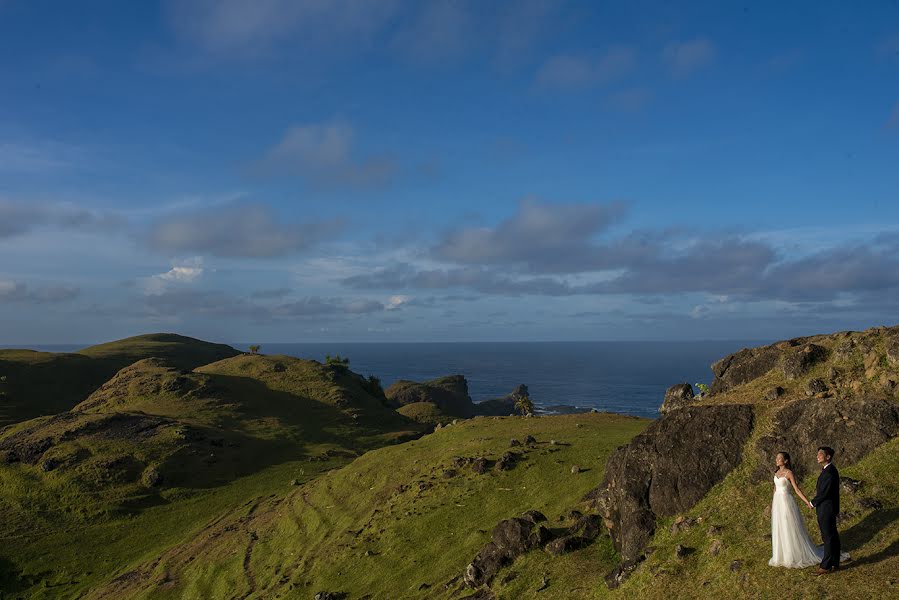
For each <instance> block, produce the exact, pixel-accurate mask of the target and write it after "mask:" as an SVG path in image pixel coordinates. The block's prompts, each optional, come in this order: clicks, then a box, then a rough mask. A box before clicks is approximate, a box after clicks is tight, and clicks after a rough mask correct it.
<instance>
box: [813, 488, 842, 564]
mask: <svg viewBox="0 0 899 600" xmlns="http://www.w3.org/2000/svg"><path fill="white" fill-rule="evenodd" d="M815 513H816V516H817V517H818V527H820V528H821V538H822V539H823V541H824V558H823V559H821V568H822V569H830V568H832V567H839V566H840V534H839V533H838V532H837V515H836V512H834V507H833V504H832V503H831V502H827V501H825V502H822V503H821V504H820V505H818V506H817V507H815Z"/></svg>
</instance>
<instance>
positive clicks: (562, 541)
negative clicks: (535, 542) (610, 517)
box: [545, 515, 600, 556]
mask: <svg viewBox="0 0 899 600" xmlns="http://www.w3.org/2000/svg"><path fill="white" fill-rule="evenodd" d="M599 534H600V517H599V515H581V516H580V517H578V519H577V520H576V521H575V522H574V524H573V525H572V526H571V527H569V528H568V529H567V530H566V531H565V532H564V533H563V534H562V535H561V537H559V538H557V539H555V540H553V541H551V542H550V543H548V544H547V545H546V548H545V549H546V551H547V552H549V553H550V554H552V555H553V556H559V555H560V554H565V553H566V552H571V551H572V550H577V549H578V548H583V547H584V546H586V545H588V544H589V543H590V542H592V541H593V540H595V539H596V538H597V537H599Z"/></svg>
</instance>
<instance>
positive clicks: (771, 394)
mask: <svg viewBox="0 0 899 600" xmlns="http://www.w3.org/2000/svg"><path fill="white" fill-rule="evenodd" d="M785 391H786V390H784V389H783V388H782V387H780V386H779V385H776V386H774V387H773V388H771V389H770V390H768V391H767V392H765V400H777V399H778V398H780V397H781V396H783V395H784V392H785Z"/></svg>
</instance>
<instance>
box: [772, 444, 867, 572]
mask: <svg viewBox="0 0 899 600" xmlns="http://www.w3.org/2000/svg"><path fill="white" fill-rule="evenodd" d="M833 455H834V451H833V448H830V447H828V446H821V447H820V448H818V464H819V465H821V474H820V475H819V476H818V485H817V488H816V490H815V497H814V498H812V499H811V500H809V499H808V498H806V497H805V494H803V493H802V490H800V489H799V486H798V485H797V483H796V478H795V477H794V476H793V470H792V465H791V463H790V455H789V454H788V453H786V452H778V453H777V458H776V459H775V463H776V464H777V471H775V473H774V499H773V501H772V502H771V547H772V554H771V560H769V561H768V565H770V566H772V567H789V568H801V567H810V566H812V565H814V564H817V565H818V568H817V569H815V574H816V575H826V574H827V573H833V572H834V571H837V570H839V568H840V560H841V559H842V560H849V555H848V554H846V553H841V552H840V534H839V533H838V532H837V515H838V514H839V513H840V473H839V471H837V468H836V467H835V466H834V465H833V464H832V463H831V461H832V460H833ZM791 486H792V488H793V490H795V491H796V495H797V496H799V497H800V498H801V499H802V501H803V502H804V503H805V504H806V506H808V508H809V509H814V511H815V514H816V516H817V517H818V527H819V528H820V529H821V539H822V540H823V541H824V545H823V546H821V547H818V546H815V545H814V544H813V543H812V540H811V538H810V537H809V535H808V531H807V530H806V528H805V522H804V521H803V520H802V515H801V514H800V513H799V508H798V507H797V506H796V502H795V501H794V500H793V496H792V495H791V494H790V487H791Z"/></svg>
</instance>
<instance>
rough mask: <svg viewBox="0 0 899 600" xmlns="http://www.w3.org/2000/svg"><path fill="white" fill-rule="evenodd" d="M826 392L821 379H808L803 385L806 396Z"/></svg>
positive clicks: (825, 386) (825, 385) (824, 384)
mask: <svg viewBox="0 0 899 600" xmlns="http://www.w3.org/2000/svg"><path fill="white" fill-rule="evenodd" d="M826 391H827V384H826V383H824V380H823V379H818V378H817V377H816V378H813V379H809V380H808V382H807V383H806V384H805V395H806V396H814V395H815V394H820V393H823V392H826Z"/></svg>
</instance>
